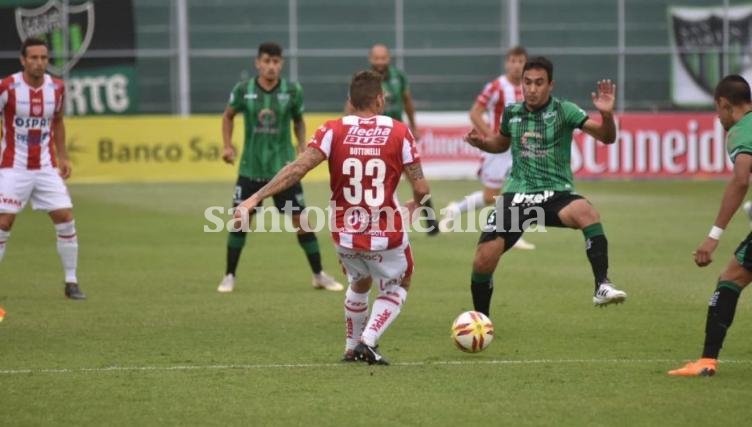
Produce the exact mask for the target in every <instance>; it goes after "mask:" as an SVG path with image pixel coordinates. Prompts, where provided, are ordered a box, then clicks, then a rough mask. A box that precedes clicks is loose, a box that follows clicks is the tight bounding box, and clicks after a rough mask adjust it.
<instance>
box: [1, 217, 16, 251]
mask: <svg viewBox="0 0 752 427" xmlns="http://www.w3.org/2000/svg"><path fill="white" fill-rule="evenodd" d="M15 220H16V214H12V213H0V262H2V260H3V257H4V256H5V247H6V246H7V244H8V239H10V229H11V228H13V222H14V221H15Z"/></svg>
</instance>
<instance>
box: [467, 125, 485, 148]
mask: <svg viewBox="0 0 752 427" xmlns="http://www.w3.org/2000/svg"><path fill="white" fill-rule="evenodd" d="M464 140H465V142H467V143H468V144H470V145H472V146H473V147H475V148H480V147H481V146H482V145H483V142H484V141H485V137H484V135H483V132H481V131H479V130H478V129H476V128H472V130H470V132H468V133H467V134H465V138H464Z"/></svg>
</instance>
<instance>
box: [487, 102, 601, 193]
mask: <svg viewBox="0 0 752 427" xmlns="http://www.w3.org/2000/svg"><path fill="white" fill-rule="evenodd" d="M587 119H588V115H587V113H585V111H584V110H582V109H581V108H580V107H578V106H577V105H575V104H574V103H572V102H569V101H563V100H560V99H558V98H555V97H551V98H550V100H549V102H548V103H547V104H546V105H545V106H544V107H542V108H540V109H539V110H536V111H528V110H527V108H525V104H524V103H518V104H513V105H509V106H507V107H506V108H505V109H504V116H503V117H502V119H501V128H500V129H499V132H500V133H501V134H502V135H505V136H509V137H510V138H511V139H512V143H511V148H510V149H511V150H512V162H513V166H512V173H511V175H510V177H509V179H508V180H507V182H506V184H505V185H504V192H505V193H537V192H541V191H545V190H553V191H574V180H573V178H572V167H571V165H570V157H571V154H572V132H573V131H574V129H575V128H581V127H582V125H583V124H584V123H585V121H586V120H587Z"/></svg>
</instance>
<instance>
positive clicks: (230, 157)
mask: <svg viewBox="0 0 752 427" xmlns="http://www.w3.org/2000/svg"><path fill="white" fill-rule="evenodd" d="M222 160H224V161H225V163H229V164H234V163H235V147H233V146H229V147H225V151H224V153H222Z"/></svg>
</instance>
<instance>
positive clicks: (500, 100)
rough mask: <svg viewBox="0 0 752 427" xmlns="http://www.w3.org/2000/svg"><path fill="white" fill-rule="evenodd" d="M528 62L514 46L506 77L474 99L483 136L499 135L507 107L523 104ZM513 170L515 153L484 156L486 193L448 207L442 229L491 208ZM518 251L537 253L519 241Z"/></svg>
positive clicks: (475, 120)
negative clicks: (463, 216) (466, 215)
mask: <svg viewBox="0 0 752 427" xmlns="http://www.w3.org/2000/svg"><path fill="white" fill-rule="evenodd" d="M526 61H527V51H526V50H525V48H523V47H521V46H515V47H513V48H511V49H509V50H508V51H507V54H506V61H505V63H504V71H505V74H503V75H501V76H499V77H497V78H496V79H494V80H492V81H490V82H488V83H487V84H486V85H485V86H484V87H483V91H482V92H481V93H480V94H479V95H478V97H477V98H476V99H475V103H474V104H473V107H472V109H471V110H470V120H471V121H472V122H473V126H475V128H476V129H478V130H479V131H480V132H482V133H483V134H484V135H488V136H491V135H494V134H497V133H499V125H500V124H501V116H502V114H504V107H506V106H507V105H510V104H515V103H518V102H522V67H524V66H525V62H526ZM511 169H512V153H511V152H510V151H507V152H504V153H498V154H490V153H483V162H482V164H481V167H480V170H479V171H478V178H479V179H480V182H481V184H482V185H483V190H480V191H476V192H474V193H471V194H468V195H467V196H465V197H463V199H462V200H461V201H457V202H452V203H450V204H449V206H447V207H446V210H445V211H444V212H445V217H444V220H442V222H441V224H442V228H443V229H444V231H449V229H448V227H449V225H450V223H451V220H449V219H448V218H452V219H456V218H458V217H459V216H460V214H462V213H463V212H467V211H468V210H475V209H476V208H479V207H482V206H486V205H492V204H494V203H495V199H494V197H497V196H498V195H499V194H500V191H501V187H502V186H503V184H504V180H505V179H506V177H507V175H508V174H509V172H510V171H511ZM514 247H515V248H517V249H534V248H535V245H533V244H531V243H528V242H526V241H524V240H522V239H519V240H518V241H517V243H515V246H514Z"/></svg>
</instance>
